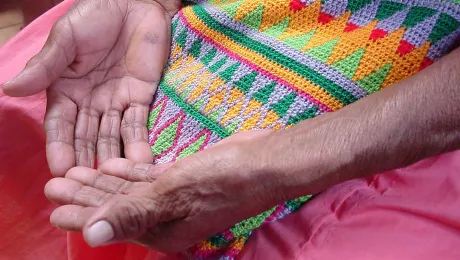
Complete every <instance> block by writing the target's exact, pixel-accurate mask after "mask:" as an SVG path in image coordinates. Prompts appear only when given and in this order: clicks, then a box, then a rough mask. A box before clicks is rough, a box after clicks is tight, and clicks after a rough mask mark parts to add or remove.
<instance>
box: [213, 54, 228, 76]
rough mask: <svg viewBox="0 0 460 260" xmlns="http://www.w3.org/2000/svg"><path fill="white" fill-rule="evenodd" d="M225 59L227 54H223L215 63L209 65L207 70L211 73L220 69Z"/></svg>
mask: <svg viewBox="0 0 460 260" xmlns="http://www.w3.org/2000/svg"><path fill="white" fill-rule="evenodd" d="M227 59H228V58H227V56H225V57H223V58H222V59H220V60H218V61H217V62H216V63H214V64H212V66H211V67H209V71H211V72H212V73H214V72H216V71H217V70H219V69H220V67H222V65H224V64H225V63H226V62H227Z"/></svg>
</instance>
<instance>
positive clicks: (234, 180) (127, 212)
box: [45, 131, 283, 252]
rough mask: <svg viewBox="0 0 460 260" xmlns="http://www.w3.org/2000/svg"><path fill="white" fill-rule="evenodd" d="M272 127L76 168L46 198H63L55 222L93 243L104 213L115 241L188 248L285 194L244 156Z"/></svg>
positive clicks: (162, 248)
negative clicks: (179, 155)
mask: <svg viewBox="0 0 460 260" xmlns="http://www.w3.org/2000/svg"><path fill="white" fill-rule="evenodd" d="M270 133H271V131H258V132H246V133H242V134H237V135H235V136H232V137H230V138H229V139H226V140H224V141H222V142H221V143H219V144H218V145H215V146H213V147H211V148H209V149H208V150H205V151H203V152H200V153H197V154H195V155H192V156H190V157H187V158H184V159H182V160H180V161H178V162H177V163H175V164H167V165H159V166H153V165H149V164H136V163H133V162H131V161H129V160H126V159H112V160H109V161H107V162H106V163H105V164H104V165H102V166H101V168H100V169H99V171H96V170H92V169H88V168H84V167H77V168H73V169H72V170H70V171H69V172H68V173H67V174H66V176H65V178H55V179H53V180H51V181H50V182H49V183H48V184H47V185H46V188H45V194H46V195H47V197H48V198H49V199H50V200H52V201H54V202H55V203H57V204H60V205H62V206H61V207H59V208H58V209H56V210H55V211H54V212H53V214H52V215H51V223H52V224H53V225H55V226H57V227H59V228H61V229H64V230H69V231H83V234H84V237H85V239H86V241H87V242H88V244H89V245H91V246H99V245H101V244H98V243H95V241H94V240H93V239H92V238H91V237H90V236H91V234H90V231H89V229H90V227H91V226H92V225H93V224H94V223H96V222H98V221H100V220H105V221H107V222H109V223H110V225H111V226H112V228H113V237H112V238H111V239H110V241H108V243H116V242H126V241H130V242H134V243H138V244H142V245H146V246H148V247H151V248H154V249H157V250H160V251H163V252H180V251H183V250H185V249H187V248H188V247H189V246H192V245H193V244H194V243H196V242H199V241H200V240H202V239H206V238H207V237H210V236H212V235H214V234H215V233H217V232H220V231H222V230H224V229H226V228H228V227H230V226H232V225H233V224H234V223H237V222H239V221H241V220H244V219H245V218H248V217H251V216H254V215H256V214H258V213H261V212H263V211H264V210H266V209H268V208H269V207H271V206H273V205H275V204H276V203H278V202H279V201H278V200H282V199H283V196H280V194H275V193H273V191H275V190H277V189H276V187H274V185H273V183H272V182H271V181H270V179H269V178H265V181H264V178H263V176H261V175H259V174H252V173H254V171H253V169H254V168H256V167H257V166H256V163H257V162H258V161H257V160H255V161H252V163H251V162H248V160H244V159H243V158H248V157H249V156H252V158H254V156H253V155H254V154H253V153H254V152H255V150H254V149H257V148H261V145H260V144H262V143H263V140H264V138H265V137H266V136H267V135H269V134H270ZM211 167H212V168H213V169H215V171H214V172H212V171H209V169H210V168H211ZM260 174H263V173H260ZM99 233H101V232H100V231H99ZM104 244H107V243H104Z"/></svg>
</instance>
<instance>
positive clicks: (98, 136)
mask: <svg viewBox="0 0 460 260" xmlns="http://www.w3.org/2000/svg"><path fill="white" fill-rule="evenodd" d="M178 8H179V5H178V2H174V1H158V2H157V1H148V0H143V1H140V0H104V1H97V0H80V1H77V2H76V3H75V4H74V5H73V7H72V8H71V9H70V10H69V11H68V13H67V14H65V15H64V16H63V17H62V18H61V19H59V21H58V22H57V23H56V24H55V26H54V27H53V29H52V31H51V34H50V36H49V39H48V41H47V42H46V44H45V46H44V47H43V50H42V51H41V52H40V53H39V54H38V55H36V56H35V57H34V58H33V59H32V60H31V61H30V62H29V63H28V64H27V66H26V68H25V69H24V70H23V72H22V73H21V74H20V75H18V76H17V77H16V78H15V79H13V80H12V81H11V82H9V83H8V84H6V85H5V86H4V88H3V90H4V92H5V93H6V94H7V95H10V96H28V95H32V94H35V93H38V92H40V91H42V90H45V89H46V91H47V98H48V105H47V110H46V117H45V122H44V127H45V131H46V136H47V150H46V152H47V159H48V163H49V166H50V169H51V172H52V173H53V175H55V176H63V175H64V174H65V173H66V172H67V171H68V170H69V169H70V168H71V167H73V166H76V165H77V166H86V167H94V166H95V162H96V159H97V163H98V164H102V163H104V162H105V161H106V160H108V159H110V158H117V157H121V156H122V152H124V156H125V157H126V158H129V159H131V160H134V161H137V162H146V163H147V162H151V161H152V154H151V152H150V149H149V145H148V142H147V141H148V140H147V128H146V122H147V116H148V109H149V105H150V103H151V102H152V99H153V95H154V93H155V91H156V89H157V85H158V82H159V80H160V78H161V73H162V70H163V68H164V66H165V63H166V61H167V58H168V54H169V50H170V27H171V16H172V15H173V14H174V12H176V11H177V9H178ZM123 148H124V151H123Z"/></svg>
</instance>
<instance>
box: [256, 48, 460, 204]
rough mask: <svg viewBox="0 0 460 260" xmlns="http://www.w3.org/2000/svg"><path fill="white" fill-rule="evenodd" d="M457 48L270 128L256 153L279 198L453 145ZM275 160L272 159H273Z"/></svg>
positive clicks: (458, 136)
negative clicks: (356, 97)
mask: <svg viewBox="0 0 460 260" xmlns="http://www.w3.org/2000/svg"><path fill="white" fill-rule="evenodd" d="M459 115H460V49H457V50H456V51H454V52H453V53H451V54H450V55H448V56H447V57H445V58H444V59H442V60H440V61H439V62H437V63H436V64H434V65H433V66H431V67H429V68H427V69H426V70H424V71H423V72H420V73H418V74H416V75H415V76H413V77H411V78H408V79H406V80H403V81H401V82H400V83H397V84H395V85H393V86H391V87H389V88H387V89H384V90H382V91H380V92H378V93H375V94H373V95H371V96H369V97H367V98H365V99H363V100H361V101H359V102H356V103H355V104H353V105H350V106H348V107H346V108H344V109H342V110H340V111H337V112H334V113H330V114H326V115H323V116H320V117H318V118H315V119H311V120H307V121H305V122H302V123H301V124H299V125H297V126H295V127H293V128H291V129H288V130H285V131H280V132H277V133H274V134H273V135H272V136H271V137H270V138H269V140H267V142H266V144H265V145H266V147H267V149H270V151H271V152H270V153H268V155H267V156H266V157H265V158H263V160H265V161H266V162H267V163H265V164H264V165H265V169H264V170H268V171H269V172H270V174H273V175H274V179H278V180H279V179H283V180H284V181H283V185H285V188H284V190H288V191H289V194H284V196H286V197H296V196H299V195H305V194H314V193H317V192H320V191H322V190H324V189H326V188H328V187H330V186H332V185H334V184H336V183H339V182H342V181H345V180H348V179H352V178H358V177H363V176H367V175H371V174H375V173H379V172H384V171H386V170H390V169H395V168H400V167H403V166H406V165H409V164H411V163H414V162H416V161H418V160H421V159H424V158H426V157H429V156H434V155H437V154H440V153H443V152H448V151H453V150H455V149H459V148H460V117H459ZM274 162H276V163H274Z"/></svg>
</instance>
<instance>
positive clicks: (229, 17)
mask: <svg viewBox="0 0 460 260" xmlns="http://www.w3.org/2000/svg"><path fill="white" fill-rule="evenodd" d="M200 2H201V3H199V4H192V5H189V6H186V7H184V8H183V9H182V11H180V12H179V13H178V14H177V15H176V16H175V17H174V19H173V24H172V26H173V28H172V35H173V44H172V49H171V55H170V59H169V64H168V66H167V68H166V70H165V73H164V79H163V81H162V82H161V84H160V87H159V90H158V93H157V94H156V97H155V101H154V103H153V104H152V108H151V112H150V115H149V122H148V127H149V129H150V131H149V138H150V144H151V147H152V152H153V154H154V156H155V163H166V162H171V161H174V160H177V159H179V158H183V157H185V156H187V155H190V154H193V153H196V152H198V151H200V150H202V149H205V148H206V147H209V146H210V145H212V144H214V143H216V142H218V141H219V140H221V139H223V138H225V137H228V136H230V135H232V134H234V133H237V132H240V131H245V130H251V129H266V128H272V129H285V128H288V127H291V126H293V125H295V124H296V123H297V122H299V121H301V120H305V119H308V118H312V117H315V116H318V115H321V114H323V113H325V112H329V111H335V110H338V109H340V108H342V107H344V106H346V105H348V104H351V103H353V102H355V101H357V100H358V99H360V98H364V97H366V96H367V95H369V94H371V93H373V92H375V91H377V90H380V89H381V88H385V87H387V86H390V85H391V84H393V83H395V82H397V81H399V80H401V79H403V78H405V77H408V76H411V75H413V74H414V73H416V72H418V71H420V70H422V69H423V68H425V67H427V66H428V65H430V64H432V63H433V62H435V61H436V60H438V59H439V58H440V57H441V56H443V55H445V54H446V53H448V52H449V51H450V50H451V49H452V48H453V47H454V46H455V44H456V41H457V40H458V39H459V38H460V37H459V36H460V28H459V27H460V26H459V25H460V22H459V20H460V4H459V3H458V2H459V1H453V0H452V1H442V0H436V1H435V0H391V1H390V0H348V1H347V0H212V1H208V2H205V1H200ZM305 145H306V146H308V144H305ZM308 199H309V196H305V197H303V198H299V199H297V200H293V201H288V202H285V203H283V204H281V205H279V206H277V207H275V208H273V209H271V210H269V211H267V212H265V213H263V214H261V215H259V216H256V217H253V218H251V219H248V220H246V221H243V222H241V223H239V224H236V225H235V226H233V227H231V228H229V229H227V230H225V231H223V232H221V233H219V234H217V235H215V236H214V237H212V238H210V239H208V240H207V241H203V242H201V243H199V244H198V245H196V246H194V247H193V248H191V249H190V250H189V251H188V252H187V254H188V256H189V257H190V258H193V259H234V258H235V256H236V255H237V254H238V253H239V252H240V250H241V249H242V247H243V245H244V243H245V241H246V240H247V238H248V236H249V235H250V233H251V231H252V230H254V229H256V228H258V227H259V226H260V225H261V224H263V223H267V222H270V221H274V220H277V219H280V218H282V217H284V216H286V215H288V214H290V213H291V212H293V211H295V210H297V209H298V208H299V207H300V206H301V205H302V204H303V203H305V202H306V201H307V200H308ZM229 214H230V213H229Z"/></svg>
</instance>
